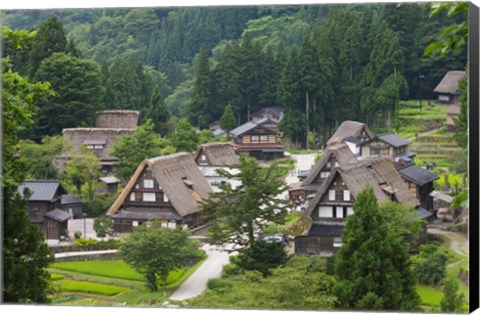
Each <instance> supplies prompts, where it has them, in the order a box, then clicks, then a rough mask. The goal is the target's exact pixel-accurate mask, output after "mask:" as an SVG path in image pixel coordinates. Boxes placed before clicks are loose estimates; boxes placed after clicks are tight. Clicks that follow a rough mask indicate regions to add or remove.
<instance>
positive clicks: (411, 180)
mask: <svg viewBox="0 0 480 315" xmlns="http://www.w3.org/2000/svg"><path fill="white" fill-rule="evenodd" d="M398 173H399V174H400V176H401V177H402V178H403V180H404V181H405V182H406V183H407V185H408V189H409V190H410V192H411V193H412V194H413V195H414V196H415V198H417V200H418V201H419V202H420V205H421V207H422V208H425V209H427V210H429V211H433V210H434V207H433V197H432V196H431V193H432V192H433V191H434V190H435V188H434V187H433V182H434V181H435V180H437V179H438V175H437V174H435V173H431V172H429V171H427V170H426V169H423V168H421V167H420V166H417V165H406V166H404V167H401V168H399V169H398Z"/></svg>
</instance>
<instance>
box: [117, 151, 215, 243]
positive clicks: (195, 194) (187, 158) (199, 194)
mask: <svg viewBox="0 0 480 315" xmlns="http://www.w3.org/2000/svg"><path fill="white" fill-rule="evenodd" d="M211 192H212V189H211V187H210V185H209V184H208V182H207V180H206V179H205V177H204V176H203V175H202V173H201V172H200V170H199V169H198V166H197V164H195V161H194V160H193V157H192V155H191V154H189V153H184V152H181V153H175V154H171V155H166V156H160V157H156V158H152V159H148V160H144V161H143V162H142V163H140V165H139V166H138V168H137V170H136V171H135V173H134V174H133V176H132V177H131V178H130V181H129V182H128V184H127V185H126V186H125V188H124V190H123V191H122V193H121V194H120V195H119V197H118V198H117V200H115V202H114V203H113V205H112V206H111V207H110V209H109V210H108V213H107V216H110V217H111V218H112V219H113V228H114V232H115V233H118V234H123V233H130V232H132V230H133V229H134V228H135V227H137V226H140V225H141V224H143V223H145V222H147V221H148V220H151V219H154V218H155V219H158V220H160V221H161V224H162V225H163V226H165V227H177V226H182V227H184V228H189V229H195V228H200V227H202V226H203V225H204V219H203V218H202V217H201V216H200V215H199V212H200V210H201V208H200V203H201V201H202V200H203V199H206V198H207V196H208V194H209V193H211Z"/></svg>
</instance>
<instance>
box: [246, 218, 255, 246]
mask: <svg viewBox="0 0 480 315" xmlns="http://www.w3.org/2000/svg"><path fill="white" fill-rule="evenodd" d="M247 227H248V243H249V244H250V246H252V245H253V243H254V242H255V236H254V235H253V222H252V221H249V222H248V223H247Z"/></svg>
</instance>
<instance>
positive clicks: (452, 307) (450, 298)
mask: <svg viewBox="0 0 480 315" xmlns="http://www.w3.org/2000/svg"><path fill="white" fill-rule="evenodd" d="M463 298H464V296H463V293H458V283H457V281H455V280H452V279H446V280H445V281H444V283H443V298H442V300H441V301H440V310H441V311H442V312H461V311H462V306H463Z"/></svg>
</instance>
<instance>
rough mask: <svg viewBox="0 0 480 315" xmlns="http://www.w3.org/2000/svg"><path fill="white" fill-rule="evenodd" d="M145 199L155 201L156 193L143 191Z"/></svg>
mask: <svg viewBox="0 0 480 315" xmlns="http://www.w3.org/2000/svg"><path fill="white" fill-rule="evenodd" d="M143 201H147V202H155V201H156V198H155V193H143Z"/></svg>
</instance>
